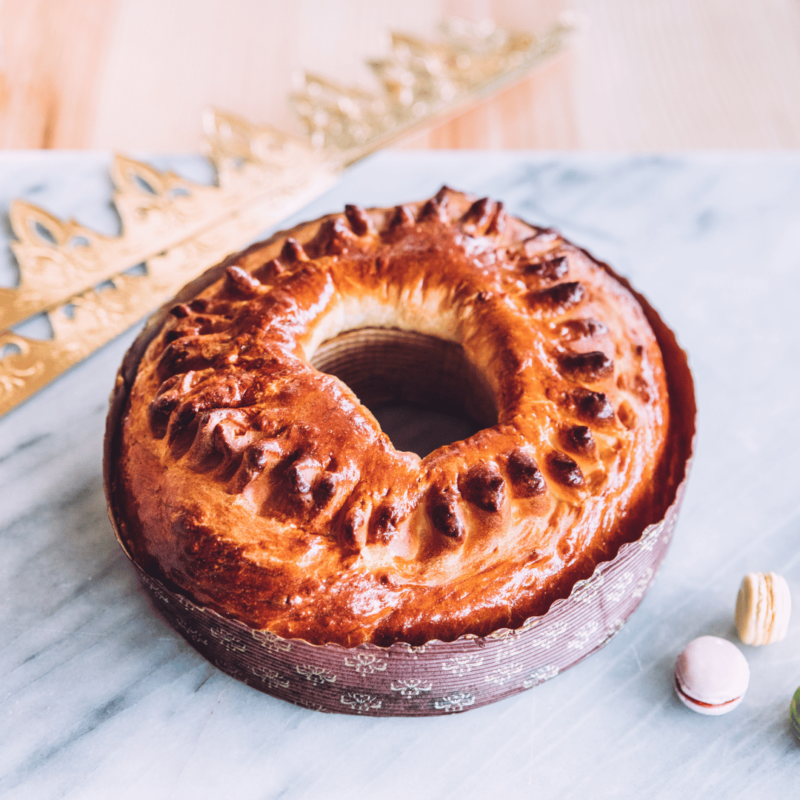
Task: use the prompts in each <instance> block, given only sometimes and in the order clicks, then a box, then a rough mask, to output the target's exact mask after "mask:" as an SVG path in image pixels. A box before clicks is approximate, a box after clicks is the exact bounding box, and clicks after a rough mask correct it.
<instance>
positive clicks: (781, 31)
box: [0, 0, 800, 151]
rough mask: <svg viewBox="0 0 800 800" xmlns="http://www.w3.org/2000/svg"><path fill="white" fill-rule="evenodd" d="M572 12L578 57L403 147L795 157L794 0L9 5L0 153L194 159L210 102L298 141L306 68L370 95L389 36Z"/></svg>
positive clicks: (5, 7) (797, 14)
mask: <svg viewBox="0 0 800 800" xmlns="http://www.w3.org/2000/svg"><path fill="white" fill-rule="evenodd" d="M567 9H574V10H576V11H577V12H579V13H580V14H582V15H583V16H584V17H585V18H586V20H588V24H587V26H586V27H585V29H584V30H583V31H582V32H581V33H580V34H579V35H577V36H576V37H575V38H574V41H573V43H572V46H571V48H570V50H569V52H567V53H565V54H564V55H561V56H558V57H556V58H555V59H554V60H552V61H551V62H549V63H548V64H547V65H545V66H544V67H542V68H541V69H540V70H539V71H538V72H537V73H535V74H534V75H532V76H531V77H530V78H528V79H526V80H525V81H523V82H522V83H521V84H519V85H517V86H516V87H513V88H511V89H509V90H507V91H505V92H503V93H502V94H500V95H499V96H497V97H495V98H493V99H491V100H489V101H486V102H484V103H483V104H482V105H481V106H480V107H479V108H477V109H475V110H473V111H471V112H468V113H465V114H463V115H461V116H460V117H458V118H457V119H454V120H452V121H450V122H447V123H444V124H439V125H438V126H436V127H432V128H431V129H430V130H427V131H424V132H423V133H421V134H417V135H416V136H415V137H413V139H411V140H410V141H409V142H408V146H411V147H445V148H453V147H471V148H570V149H572V148H589V149H603V150H606V149H613V150H675V149H685V148H785V147H798V146H800V80H798V76H800V3H798V2H797V0H670V2H663V0H574V2H569V0H483V1H481V0H403V2H402V3H396V2H388V0H380V2H377V1H376V0H340V2H338V3H332V2H326V0H296V1H295V2H286V1H285V0H261V2H253V0H169V2H163V0H24V2H23V1H22V0H0V40H1V43H0V146H3V147H26V148H40V147H42V148H65V147H67V148H72V147H78V148H95V149H115V150H125V151H135V150H145V149H146V150H153V151H193V150H196V148H197V142H198V138H199V134H200V118H201V111H202V109H203V108H204V107H206V106H207V105H209V104H210V105H215V106H218V107H220V108H223V109H226V110H229V111H234V112H237V113H239V114H242V115H243V116H245V117H246V118H248V119H250V120H252V121H254V122H270V123H272V124H275V125H278V126H279V127H282V128H284V129H286V130H296V131H299V125H298V123H297V122H296V120H294V119H293V117H292V114H291V111H290V110H289V108H288V106H287V103H286V97H287V95H288V94H289V93H290V91H291V90H292V81H293V76H294V75H296V73H297V71H298V70H300V69H309V70H312V71H316V72H320V73H322V74H324V75H327V76H329V77H331V78H335V79H337V80H339V81H341V82H343V83H357V84H360V85H362V86H364V87H366V88H369V87H373V88H374V86H375V84H374V79H373V78H372V77H371V75H370V74H369V72H368V70H367V69H366V67H365V66H364V63H363V62H364V60H365V59H367V58H370V57H373V58H374V57H380V56H381V55H382V54H385V53H386V51H387V35H386V33H387V31H388V30H389V29H396V30H403V31H409V32H413V33H417V34H419V35H422V36H426V37H431V38H433V37H435V35H436V23H437V21H438V20H440V19H441V18H443V17H447V16H461V17H467V18H472V19H475V20H479V19H483V18H485V17H492V18H494V19H495V20H496V22H497V23H498V24H499V25H501V26H504V27H508V28H514V29H519V30H529V31H536V30H542V29H543V28H544V27H546V26H547V25H548V24H549V23H551V22H552V21H553V20H554V19H555V18H556V17H557V15H558V14H559V13H561V12H563V11H564V10H567Z"/></svg>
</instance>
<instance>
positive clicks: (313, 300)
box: [113, 189, 670, 645]
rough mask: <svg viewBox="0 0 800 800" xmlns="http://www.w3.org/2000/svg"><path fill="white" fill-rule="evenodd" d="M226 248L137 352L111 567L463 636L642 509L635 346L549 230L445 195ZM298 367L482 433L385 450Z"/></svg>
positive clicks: (220, 598) (415, 640)
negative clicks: (447, 406) (423, 400)
mask: <svg viewBox="0 0 800 800" xmlns="http://www.w3.org/2000/svg"><path fill="white" fill-rule="evenodd" d="M226 264H227V269H226V271H225V273H224V277H223V278H222V279H221V280H219V281H217V282H216V283H214V284H213V285H211V286H210V287H208V288H207V289H205V290H204V291H202V292H201V293H200V294H199V295H198V297H197V298H195V299H194V300H193V301H191V302H188V303H185V304H181V305H177V306H176V307H175V308H173V309H172V312H171V315H170V318H169V321H168V322H167V323H166V324H165V325H164V326H163V328H162V330H161V331H160V332H159V334H158V335H157V336H156V337H155V338H154V339H153V341H152V342H151V343H150V346H149V347H148V349H147V351H146V353H145V355H144V357H143V359H142V360H141V363H140V365H139V368H138V374H137V376H136V380H135V382H134V384H133V387H132V389H131V392H130V398H129V402H128V407H127V410H126V413H125V415H124V417H123V423H122V424H123V428H122V433H121V437H120V445H119V460H118V466H117V468H116V473H115V478H114V484H113V492H114V498H115V503H116V505H117V508H118V509H119V511H120V516H121V520H120V522H121V525H120V527H121V533H122V537H123V539H124V541H125V544H126V546H127V547H128V549H129V551H130V552H131V554H132V556H133V557H134V559H135V560H136V561H137V562H138V563H139V564H140V565H142V566H143V567H144V568H145V569H146V570H147V571H149V572H151V573H153V574H156V575H158V576H159V577H162V578H163V579H165V580H166V581H167V582H169V583H170V584H172V585H174V586H176V587H178V589H179V590H180V591H182V592H184V593H186V594H188V595H189V596H190V597H192V598H193V599H194V600H195V601H196V602H198V603H200V604H202V605H207V606H210V607H212V608H214V609H216V610H217V611H219V612H220V613H222V614H225V615H228V616H232V617H234V618H237V619H239V620H241V621H243V622H245V623H247V624H249V625H251V626H254V627H257V628H263V629H268V630H270V631H272V632H274V633H277V634H279V635H281V636H284V637H300V638H303V639H306V640H308V641H310V642H315V643H325V642H338V643H340V644H343V645H355V644H359V643H361V642H365V641H370V642H374V643H376V644H390V643H392V642H395V641H405V642H410V643H412V644H420V643H422V642H424V641H427V640H430V639H433V638H437V639H445V640H451V639H454V638H457V637H458V636H461V635H463V634H467V633H471V634H477V635H485V634H487V633H489V632H491V631H492V630H495V629H498V628H501V627H516V626H519V625H520V624H521V623H522V622H523V621H524V620H525V619H526V618H528V617H530V616H533V615H538V614H542V613H544V612H545V611H546V610H547V609H548V608H549V606H550V605H551V604H552V602H553V601H554V600H556V599H558V598H561V597H566V596H567V595H568V594H569V592H570V590H571V588H572V587H573V585H574V584H575V583H576V581H578V580H580V579H582V578H586V577H588V576H589V575H591V573H592V572H593V570H594V568H595V566H596V565H597V564H598V563H600V562H602V561H607V560H609V559H610V558H612V557H613V556H614V555H616V552H617V550H618V548H619V546H620V545H621V544H622V543H624V542H626V541H632V540H634V539H636V538H637V537H638V536H639V535H640V534H641V532H642V530H643V529H644V527H645V525H647V524H648V523H650V522H654V521H657V520H658V519H660V518H661V516H662V515H663V512H664V511H665V501H664V497H665V496H667V495H668V494H669V493H668V492H665V481H668V480H669V475H668V474H667V472H668V470H666V468H665V466H664V465H665V462H666V460H667V452H668V450H669V441H670V435H669V430H670V418H669V402H668V397H667V388H666V377H665V373H664V366H663V363H662V357H661V352H660V349H659V346H658V343H657V341H656V338H655V336H654V334H653V332H652V330H651V328H650V326H649V324H648V322H647V320H646V318H645V316H644V314H643V312H642V309H641V308H640V306H639V304H638V303H637V302H636V300H635V299H634V297H633V296H632V295H631V293H630V292H629V291H628V290H627V289H625V288H624V287H623V286H622V284H621V283H620V282H619V281H618V280H616V279H615V278H614V277H613V276H612V274H610V271H609V270H607V269H606V268H604V267H603V266H602V265H600V264H599V263H598V262H596V261H594V260H593V259H592V258H591V257H590V256H589V255H588V254H586V253H585V252H584V251H582V250H580V249H578V248H576V247H574V246H572V245H571V244H569V243H568V242H566V241H565V240H564V239H562V238H561V237H560V236H559V235H558V234H556V233H554V232H553V231H550V230H545V229H539V228H535V227H532V226H529V225H527V224H525V223H523V222H521V221H520V220H517V219H513V218H511V217H508V216H506V214H505V213H504V212H503V210H502V205H501V204H499V203H494V202H492V201H490V200H486V199H484V200H477V201H476V200H475V199H474V198H471V197H468V196H466V195H463V194H460V193H458V192H454V191H452V190H446V189H443V190H442V191H441V192H440V193H439V194H438V195H437V196H436V197H435V198H433V199H431V200H429V201H427V202H425V203H419V204H409V205H405V206H399V207H397V208H394V209H375V210H371V211H364V210H363V209H360V208H358V207H353V206H348V208H347V211H346V213H345V214H340V215H333V216H330V217H326V218H324V219H322V220H318V221H316V222H311V223H308V224H305V225H301V226H299V227H298V228H296V229H294V230H293V231H290V232H289V233H288V234H281V235H278V236H277V237H273V239H272V240H270V241H268V242H265V243H263V244H260V245H255V246H253V247H251V248H250V249H248V250H246V251H245V252H244V253H242V254H239V255H238V256H235V257H231V258H230V259H228V260H227V262H226ZM364 342H366V343H367V344H366V347H367V348H372V353H373V358H372V360H371V361H369V360H368V361H367V362H365V363H366V366H365V367H363V366H362V367H360V366H359V361H358V358H359V350H358V348H359V347H361V346H365V345H364ZM337 347H338V348H340V350H337ZM376 347H377V348H378V350H375V348H376ZM381 347H382V348H384V349H383V350H380V348H381ZM415 347H416V348H417V350H416V351H415V350H414V348H415ZM342 348H343V349H342ZM392 348H394V349H392ZM411 352H417V353H418V354H420V353H421V354H422V355H418V357H417V359H416V361H414V359H413V358H411V359H410V360H409V361H408V364H411V366H409V367H408V369H409V370H411V371H412V372H413V371H414V370H416V372H415V373H414V376H413V377H409V376H410V375H411V373H410V372H409V373H408V375H406V373H405V372H404V369H405V367H404V362H403V358H404V357H405V356H404V354H406V355H407V354H408V353H411ZM337 353H339V355H338V356H337ZM375 353H378V355H377V356H375ZM337 358H338V361H337ZM409 358H410V357H409ZM412 362H413V363H412ZM312 363H314V364H321V365H322V366H324V367H325V368H327V369H331V371H334V372H338V374H340V375H344V374H347V375H348V376H352V380H351V379H350V377H348V380H349V381H350V383H351V384H352V385H354V386H357V387H358V386H363V387H364V391H366V392H368V393H370V394H371V395H372V396H373V399H374V398H378V399H381V398H382V394H381V393H382V391H383V390H384V388H385V390H386V396H385V397H383V399H397V398H398V396H399V397H401V398H402V397H404V396H405V395H404V392H405V390H406V388H408V387H409V386H410V387H411V388H412V389H413V392H416V395H414V396H427V395H426V392H427V393H428V395H430V396H432V397H438V398H439V400H443V399H444V398H445V397H446V396H447V391H445V392H444V393H442V392H441V391H440V392H439V394H437V386H439V387H440V386H442V385H443V383H442V382H443V381H444V383H445V384H446V385H447V386H449V387H450V388H449V390H448V391H450V395H451V396H452V403H453V406H454V408H460V409H462V410H466V411H468V412H470V413H472V414H473V415H475V416H476V417H478V418H481V419H484V420H485V421H486V423H487V425H488V426H487V427H485V428H484V429H483V430H481V431H480V432H478V433H476V434H475V435H474V436H471V437H470V438H469V439H466V440H464V441H460V442H455V443H453V444H450V445H448V446H445V447H441V448H439V449H438V450H435V451H434V452H432V453H430V454H429V455H428V456H426V457H425V458H422V459H420V458H419V457H418V456H417V455H415V454H413V453H404V452H398V451H397V450H395V448H394V447H393V446H392V444H391V442H390V441H389V439H388V437H387V436H386V435H385V434H384V433H383V432H382V431H381V429H380V427H379V425H378V424H377V422H376V420H375V419H374V417H373V416H372V414H371V413H370V412H369V411H368V410H367V408H365V406H364V405H362V404H361V403H360V402H359V399H358V397H356V395H355V394H354V392H353V391H352V390H351V389H350V388H348V385H346V384H345V383H343V382H342V381H341V380H339V379H338V378H336V377H334V376H332V375H329V374H326V373H324V372H321V371H318V370H317V369H315V368H314V366H312ZM395 363H396V364H397V366H396V368H395ZM337 364H338V366H337ZM332 365H333V366H334V367H336V368H335V369H332ZM359 370H361V371H360V372H359ZM448 375H449V376H450V377H447V376H448ZM453 375H456V377H455V378H453V377H452V376H453ZM376 376H377V377H376ZM448 380H449V381H450V383H449V384H448V383H447V381H448ZM386 387H388V388H386ZM413 392H412V394H413Z"/></svg>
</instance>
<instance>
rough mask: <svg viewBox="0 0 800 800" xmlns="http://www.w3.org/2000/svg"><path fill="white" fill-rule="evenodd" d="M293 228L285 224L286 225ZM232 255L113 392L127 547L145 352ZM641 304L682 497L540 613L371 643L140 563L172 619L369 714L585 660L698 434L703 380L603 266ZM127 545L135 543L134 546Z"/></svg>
mask: <svg viewBox="0 0 800 800" xmlns="http://www.w3.org/2000/svg"><path fill="white" fill-rule="evenodd" d="M284 235H285V234H284ZM224 266H225V265H224V263H223V264H222V265H219V266H217V267H215V268H212V269H211V270H209V271H208V272H207V273H205V275H203V276H201V277H200V278H199V279H197V280H196V281H194V282H192V283H191V284H189V285H188V286H187V287H185V288H184V290H183V291H182V292H181V293H179V295H178V296H177V297H176V298H175V300H173V301H172V302H171V303H169V304H168V305H167V306H165V307H164V308H163V309H162V310H161V311H160V312H158V313H156V314H155V315H154V316H153V317H152V318H151V320H150V321H149V322H148V324H147V325H146V327H145V329H144V330H143V331H142V333H141V334H140V336H139V337H138V338H137V340H136V341H135V342H134V344H133V345H132V346H131V348H130V350H129V351H128V353H127V355H126V357H125V360H124V361H123V364H122V367H121V368H120V372H119V375H118V376H117V383H116V386H115V389H114V392H113V393H112V396H111V408H110V411H109V415H108V421H107V429H106V442H105V454H104V477H105V484H106V494H107V497H108V501H109V516H110V517H111V521H112V524H113V525H114V529H115V531H116V533H117V538H118V539H119V541H120V544H121V546H122V547H123V549H125V545H124V543H123V542H122V539H121V537H120V532H119V524H118V521H117V519H116V509H115V507H114V502H113V495H112V493H111V491H110V487H111V485H112V480H113V471H114V465H115V453H116V437H117V432H118V430H119V423H120V419H121V417H122V414H123V412H124V409H125V404H126V401H127V395H128V391H129V388H130V386H131V384H132V381H133V377H134V375H135V372H136V367H137V365H138V362H139V360H140V358H141V356H142V354H143V352H144V350H145V348H146V347H147V345H148V344H149V342H150V340H151V339H152V338H153V336H154V335H155V334H156V332H157V331H158V330H159V329H160V327H161V325H162V324H163V320H164V316H165V314H166V311H167V309H168V308H170V307H172V305H173V304H174V303H177V302H183V301H186V300H189V299H191V298H192V297H193V296H194V295H196V294H197V293H198V292H199V291H201V290H202V289H203V288H205V286H207V285H209V284H210V283H212V282H213V281H215V280H216V279H217V278H218V277H220V274H221V271H222V269H223V268H224ZM603 266H604V267H605V268H606V269H607V270H608V271H609V272H610V273H611V274H612V275H614V277H616V278H617V279H618V280H620V282H621V283H622V284H623V285H625V286H626V287H627V288H629V289H630V291H631V292H632V293H633V294H634V296H635V297H636V298H637V300H638V301H639V302H640V304H641V305H642V308H643V309H644V311H645V314H646V315H647V317H648V319H649V321H650V324H651V326H652V327H653V330H654V331H655V333H656V336H657V338H658V340H659V344H660V345H661V349H662V353H663V357H664V362H665V366H666V369H667V375H668V383H669V390H670V402H671V413H672V418H673V421H674V422H675V431H674V432H673V436H674V437H675V439H674V440H673V442H674V447H673V459H674V465H673V474H674V475H675V476H677V477H676V479H675V481H674V483H673V484H672V489H671V491H672V493H673V497H672V498H669V499H670V500H671V502H670V504H669V508H668V510H667V512H666V514H665V515H664V517H663V519H661V520H659V521H658V522H656V523H655V524H652V525H650V526H648V527H647V528H646V529H645V530H644V531H643V532H642V535H641V537H640V538H639V539H637V540H636V541H634V542H631V543H629V544H625V545H623V546H622V547H621V548H620V550H619V552H618V554H617V556H616V557H615V558H614V559H612V560H611V561H608V562H605V563H602V564H599V565H598V566H597V568H596V569H595V571H594V573H593V575H592V576H591V577H590V578H589V579H588V580H585V581H580V582H579V583H578V584H576V585H575V586H574V587H573V590H572V592H571V593H570V595H569V597H567V598H564V599H561V600H557V601H556V602H555V603H554V604H553V605H552V606H551V608H550V610H549V611H548V612H547V613H546V614H544V615H543V616H541V617H535V618H531V619H529V620H527V621H526V622H525V623H524V624H523V625H522V627H520V628H519V629H516V630H509V629H501V630H498V631H495V632H493V633H491V634H489V635H488V636H485V637H476V636H464V637H461V638H460V639H457V640H455V641H453V642H442V641H438V640H433V641H430V642H427V643H425V644H424V645H421V646H411V645H408V644H403V643H398V644H393V645H391V646H390V647H378V646H376V645H370V644H364V645H359V646H357V647H353V648H346V647H342V646H340V645H336V644H326V645H312V644H309V643H308V642H305V641H303V640H299V639H283V638H281V637H280V636H277V635H275V634H273V633H270V632H268V631H264V630H255V629H253V628H250V627H248V626H247V625H245V624H243V623H241V622H239V621H237V620H234V619H228V618H226V617H223V616H221V615H219V614H218V613H216V612H215V611H213V610H211V609H208V608H204V607H201V606H198V605H196V604H195V603H193V602H192V601H191V600H190V599H188V598H187V597H185V596H183V595H182V594H180V593H179V592H177V591H174V590H172V589H170V588H168V587H167V586H165V585H164V584H163V583H162V582H160V581H159V580H158V579H156V578H155V577H153V576H152V575H149V574H147V573H146V572H145V571H144V570H143V569H142V568H141V567H140V566H139V565H137V564H135V567H136V570H137V572H138V574H139V577H140V578H141V582H142V584H143V586H144V587H145V589H146V590H147V592H148V593H149V595H150V597H151V598H152V599H153V601H154V602H155V604H156V606H157V607H158V609H159V610H160V612H161V613H162V614H163V616H164V617H165V619H166V620H167V621H168V623H169V624H170V625H171V626H172V627H173V628H174V629H175V630H176V631H177V632H178V633H180V634H181V636H183V638H184V639H186V641H187V642H189V644H191V645H192V646H193V647H194V648H195V649H196V650H197V651H198V652H199V653H201V654H202V655H203V656H204V657H205V658H207V659H208V660H209V661H210V662H211V663H212V664H214V665H215V666H217V667H218V668H219V669H221V670H222V671H223V672H226V673H227V674H228V675H231V676H232V677H234V678H236V679H238V680H241V681H243V682H245V683H247V684H248V685H250V686H252V687H254V688H256V689H259V690H261V691H263V692H266V693H267V694H270V695H273V696H275V697H278V698H280V699H282V700H287V701H289V702H291V703H295V704H297V705H300V706H303V707H305V708H310V709H314V710H317V711H326V712H337V713H344V714H362V715H370V716H429V715H439V714H452V713H456V712H461V711H467V710H469V709H471V708H478V707H479V706H483V705H486V704H488V703H493V702H495V701H497V700H501V699H503V698H505V697H508V696H509V695H512V694H515V693H517V692H520V691H523V690H525V689H529V688H531V687H533V686H536V685H537V684H540V683H543V682H544V681H547V680H550V679H551V678H554V677H556V676H557V675H558V674H560V673H561V672H563V671H564V670H566V669H568V668H569V667H571V666H573V665H574V664H577V663H578V662H579V661H581V660H583V659H584V658H586V656H588V655H590V654H591V653H593V652H595V651H596V650H598V649H599V648H600V647H602V646H603V645H604V644H606V643H607V642H608V641H610V640H611V639H612V638H613V637H614V636H615V635H616V634H617V633H618V632H619V631H620V629H621V628H622V626H623V625H624V623H625V621H626V620H627V619H628V617H629V616H630V615H631V614H632V613H633V611H634V610H635V609H636V607H637V606H638V605H639V603H640V602H641V600H642V598H643V597H644V595H645V593H646V592H647V590H648V589H649V588H650V585H651V584H652V582H653V580H654V578H655V575H656V572H657V571H658V568H659V566H660V564H661V562H662V560H663V558H664V556H665V555H666V552H667V549H668V547H669V543H670V540H671V538H672V533H673V530H674V528H675V523H676V521H677V514H678V508H679V506H680V502H681V499H682V496H683V492H684V488H685V483H686V476H687V474H688V470H689V464H690V461H691V455H692V450H693V443H694V434H695V417H696V408H695V400H694V386H693V382H692V376H691V372H690V371H689V366H688V362H687V358H686V354H685V353H684V352H683V351H682V350H681V349H680V347H679V346H678V344H677V342H676V340H675V337H674V335H673V333H672V332H671V331H670V330H669V328H667V326H666V325H665V324H664V323H663V322H662V321H661V319H660V317H659V316H658V314H657V313H656V312H655V311H654V310H653V309H652V307H651V306H650V305H649V304H648V303H647V301H646V300H645V299H644V298H643V297H642V296H641V295H639V294H638V293H637V292H635V291H634V290H633V289H632V288H631V287H630V285H629V284H628V282H627V281H626V280H625V279H623V278H620V277H619V276H617V275H616V274H615V273H614V272H613V270H611V269H610V268H609V267H607V266H606V265H603ZM126 553H127V550H126Z"/></svg>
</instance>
